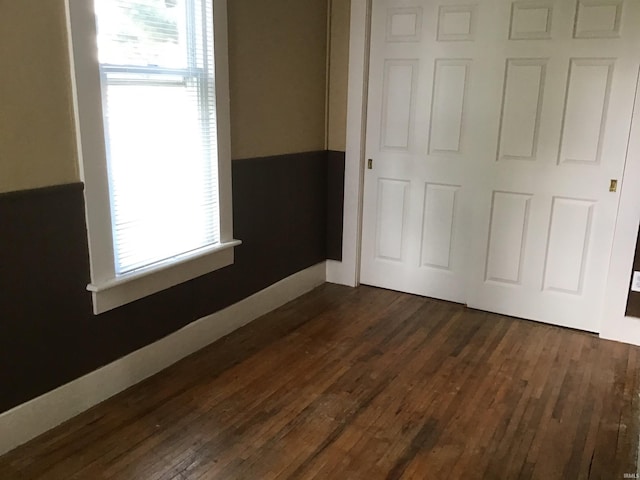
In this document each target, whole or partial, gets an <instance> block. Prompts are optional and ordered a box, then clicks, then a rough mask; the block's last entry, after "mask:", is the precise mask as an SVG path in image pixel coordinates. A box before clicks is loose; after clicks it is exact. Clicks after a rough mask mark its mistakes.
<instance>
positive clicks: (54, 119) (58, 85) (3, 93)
mask: <svg viewBox="0 0 640 480" xmlns="http://www.w3.org/2000/svg"><path fill="white" fill-rule="evenodd" d="M71 98H72V97H71V85H70V74H69V55H68V48H67V36H66V19H65V7H64V0H19V1H16V0H0V192H7V191H13V190H23V189H28V188H36V187H42V186H47V185H57V184H63V183H69V182H76V181H78V179H79V175H78V168H77V154H76V145H75V137H74V133H73V132H74V127H73V114H72V103H71V102H72V101H71Z"/></svg>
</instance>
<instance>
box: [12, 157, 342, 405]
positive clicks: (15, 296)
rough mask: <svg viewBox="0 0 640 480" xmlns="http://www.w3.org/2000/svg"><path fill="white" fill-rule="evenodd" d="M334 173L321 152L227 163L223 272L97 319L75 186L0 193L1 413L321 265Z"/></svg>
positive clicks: (80, 199) (337, 230) (78, 191)
mask: <svg viewBox="0 0 640 480" xmlns="http://www.w3.org/2000/svg"><path fill="white" fill-rule="evenodd" d="M334 167H335V166H334ZM337 170H339V168H338V169H337ZM343 170H344V168H343ZM338 173H339V172H338ZM336 174H337V173H336V168H329V167H328V159H327V152H311V153H303V154H295V155H285V156H276V157H269V158H260V159H248V160H237V161H234V162H233V217H234V234H235V237H236V238H239V239H240V240H242V241H243V244H242V245H241V246H240V247H238V248H236V250H235V263H234V265H232V266H229V267H226V268H224V269H221V270H218V271H216V272H213V273H211V274H208V275H205V276H203V277H200V278H196V279H194V280H192V281H189V282H186V283H183V284H181V285H177V286H175V287H173V288H170V289H168V290H165V291H162V292H159V293H157V294H155V295H152V296H150V297H147V298H144V299H142V300H139V301H137V302H134V303H131V304H129V305H125V306H123V307H120V308H117V309H115V310H112V311H110V312H106V313H105V314H102V315H98V316H94V315H93V314H92V312H91V296H90V294H89V292H87V291H86V288H85V287H86V285H87V283H88V282H89V276H90V275H89V255H88V247H87V238H86V230H85V218H84V200H83V191H82V185H81V184H73V185H65V186H60V187H52V188H44V189H38V190H31V191H25V192H17V193H10V194H4V195H0V385H1V387H0V412H3V411H6V410H8V409H10V408H12V407H14V406H16V405H18V404H20V403H23V402H25V401H27V400H30V399H32V398H34V397H36V396H38V395H41V394H43V393H45V392H47V391H49V390H52V389H53V388H56V387H58V386H60V385H63V384H64V383H67V382H69V381H71V380H73V379H75V378H78V377H80V376H82V375H84V374H86V373H88V372H91V371H92V370H95V369H97V368H99V367H101V366H103V365H106V364H107V363H109V362H112V361H114V360H116V359H118V358H120V357H122V356H124V355H126V354H128V353H130V352H132V351H134V350H136V349H138V348H141V347H143V346H145V345H148V344H149V343H152V342H154V341H156V340H158V339H160V338H162V337H164V336H166V335H168V334H170V333H172V332H175V331H176V330H178V329H180V328H181V327H183V326H185V325H187V324H188V323H190V322H193V321H194V320H197V319H199V318H201V317H204V316H206V315H209V314H211V313H213V312H215V311H217V310H220V309H222V308H224V307H226V306H228V305H231V304H233V303H235V302H237V301H239V300H241V299H243V298H246V297H248V296H249V295H251V294H253V293H255V292H257V291H259V290H262V289H263V288H265V287H267V286H269V285H271V284H273V283H275V282H277V281H278V280H281V279H283V278H285V277H287V276H289V275H291V274H293V273H295V272H297V271H300V270H303V269H304V268H307V267H309V266H312V265H314V264H316V263H318V262H321V261H323V260H325V259H326V258H327V245H329V244H331V245H336V244H337V242H336V240H335V239H331V240H329V238H328V236H327V232H328V231H331V232H332V233H331V235H332V236H337V235H338V234H339V236H340V237H341V236H342V218H340V223H339V226H338V225H332V226H331V227H329V226H328V225H327V221H328V219H330V218H334V217H335V214H334V215H333V216H332V215H330V214H329V213H328V212H329V210H331V209H335V206H332V207H330V206H329V205H330V204H331V205H333V204H335V203H336V202H337V203H340V202H339V201H337V200H335V199H331V198H330V197H331V195H333V194H337V192H339V191H341V190H340V188H336V187H335V186H332V187H331V190H330V189H329V188H328V184H329V183H332V182H333V183H336V182H337V183H338V184H339V183H340V182H339V179H338V180H336V179H335V178H333V179H332V180H329V178H328V177H329V176H332V175H333V176H335V175H336ZM338 176H339V175H338ZM330 191H331V192H333V193H329V192H330ZM334 253H335V252H334Z"/></svg>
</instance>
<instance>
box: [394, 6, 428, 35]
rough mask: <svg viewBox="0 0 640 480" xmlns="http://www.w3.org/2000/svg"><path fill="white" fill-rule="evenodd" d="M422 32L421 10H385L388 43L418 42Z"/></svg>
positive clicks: (417, 8) (413, 8)
mask: <svg viewBox="0 0 640 480" xmlns="http://www.w3.org/2000/svg"><path fill="white" fill-rule="evenodd" d="M421 32H422V8H420V7H412V8H390V9H389V10H387V41H388V42H419V41H420V35H421Z"/></svg>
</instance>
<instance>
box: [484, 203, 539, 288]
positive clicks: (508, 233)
mask: <svg viewBox="0 0 640 480" xmlns="http://www.w3.org/2000/svg"><path fill="white" fill-rule="evenodd" d="M531 198H532V195H530V194H526V193H513V192H497V191H496V192H493V199H492V202H491V220H490V229H489V241H488V243H487V263H486V271H485V280H490V281H494V282H501V283H509V284H515V285H517V284H520V281H521V274H522V264H523V260H524V252H525V241H526V234H527V228H528V224H529V205H530V203H531Z"/></svg>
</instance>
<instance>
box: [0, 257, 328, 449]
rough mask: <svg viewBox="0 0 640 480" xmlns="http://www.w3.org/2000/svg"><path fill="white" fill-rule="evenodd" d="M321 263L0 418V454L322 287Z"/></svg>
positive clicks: (323, 272)
mask: <svg viewBox="0 0 640 480" xmlns="http://www.w3.org/2000/svg"><path fill="white" fill-rule="evenodd" d="M325 279H326V265H325V262H321V263H319V264H317V265H314V266H313V267H309V268H307V269H306V270H302V271H300V272H298V273H295V274H293V275H291V276H290V277H287V278H285V279H283V280H281V281H279V282H277V283H275V284H273V285H271V286H270V287H267V288H265V289H264V290H261V291H260V292H258V293H256V294H254V295H251V296H250V297H248V298H245V299H244V300H241V301H240V302H238V303H236V304H234V305H231V306H229V307H227V308H225V309H223V310H220V311H219V312H216V313H213V314H211V315H209V316H207V317H204V318H201V319H200V320H197V321H195V322H193V323H191V324H189V325H187V326H186V327H184V328H182V329H180V330H178V331H177V332H175V333H172V334H171V335H169V336H167V337H165V338H163V339H161V340H158V341H157V342H154V343H152V344H150V345H147V346H146V347H143V348H141V349H140V350H136V351H135V352H133V353H130V354H129V355H127V356H125V357H123V358H121V359H119V360H116V361H115V362H113V363H110V364H109V365H106V366H104V367H102V368H100V369H98V370H95V371H93V372H91V373H89V374H87V375H84V376H83V377H80V378H78V379H76V380H73V381H72V382H70V383H67V384H66V385H63V386H61V387H58V388H56V389H55V390H52V391H50V392H47V393H45V394H44V395H41V396H39V397H37V398H34V399H33V400H30V401H28V402H26V403H23V404H22V405H18V406H17V407H15V408H12V409H11V410H8V411H7V412H4V413H2V414H1V415H0V432H2V434H1V435H0V455H1V454H3V453H5V452H8V451H9V450H12V449H13V448H15V447H17V446H19V445H21V444H23V443H25V442H27V441H29V440H31V439H32V438H34V437H36V436H38V435H40V434H42V433H44V432H46V431H47V430H50V429H51V428H53V427H55V426H57V425H59V424H61V423H62V422H64V421H66V420H68V419H70V418H72V417H74V416H76V415H78V414H79V413H81V412H83V411H85V410H87V409H89V408H91V407H93V406H94V405H97V404H98V403H100V402H102V401H104V400H106V399H107V398H109V397H111V396H113V395H115V394H117V393H119V392H121V391H123V390H125V389H127V388H129V387H130V386H132V385H135V384H136V383H138V382H140V381H142V380H144V379H145V378H147V377H150V376H151V375H154V374H155V373H158V372H159V371H161V370H163V369H165V368H167V367H168V366H170V365H172V364H174V363H176V362H177V361H178V360H180V359H182V358H184V357H186V356H187V355H190V354H192V353H194V352H196V351H198V350H200V349H201V348H203V347H206V346H207V345H209V344H211V343H213V342H214V341H216V340H218V339H219V338H221V337H223V336H225V335H227V334H229V333H231V332H232V331H234V330H236V329H237V328H240V327H241V326H243V325H246V324H247V323H249V322H251V321H252V320H255V319H256V318H258V317H260V316H262V315H264V314H266V313H269V312H270V311H272V310H275V309H276V308H278V307H280V306H282V305H284V304H285V303H287V302H289V301H291V300H293V299H295V298H297V297H299V296H300V295H302V294H304V293H307V292H308V291H310V290H312V289H313V288H315V287H317V286H319V285H321V284H323V283H324V282H325Z"/></svg>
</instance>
